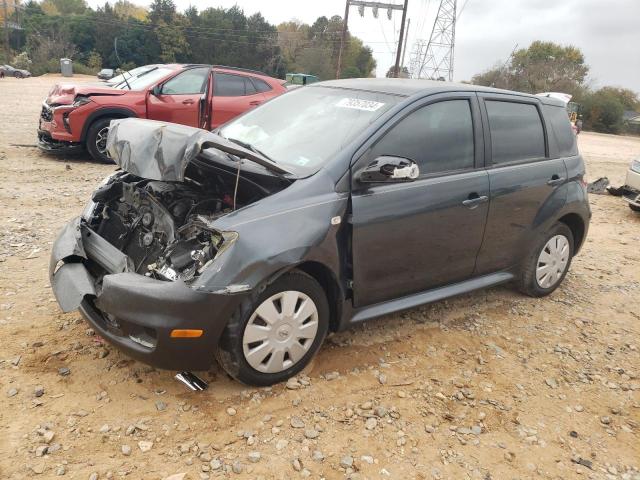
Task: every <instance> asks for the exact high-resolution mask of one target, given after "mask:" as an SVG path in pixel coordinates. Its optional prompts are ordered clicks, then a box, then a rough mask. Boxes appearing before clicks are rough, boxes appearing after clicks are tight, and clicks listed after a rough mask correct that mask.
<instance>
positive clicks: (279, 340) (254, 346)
mask: <svg viewBox="0 0 640 480" xmlns="http://www.w3.org/2000/svg"><path fill="white" fill-rule="evenodd" d="M328 327H329V304H328V302H327V297H326V295H325V293H324V290H323V289H322V287H321V286H320V284H319V283H318V282H317V281H316V280H315V279H313V278H312V277H310V276H309V275H306V274H304V273H302V272H297V271H293V272H290V273H286V274H284V275H283V276H281V277H280V278H279V279H278V280H276V281H275V282H274V283H272V284H271V285H269V286H267V288H265V289H264V291H262V292H261V293H260V294H258V295H255V296H253V297H252V298H249V299H247V300H245V302H243V304H242V305H241V306H240V307H239V308H238V310H237V311H236V313H235V314H234V315H233V317H232V319H231V320H230V321H229V323H228V324H227V326H226V328H225V331H224V333H223V335H222V338H221V340H220V345H219V348H218V351H217V357H218V361H219V363H220V365H221V366H222V367H223V368H224V369H225V371H226V372H227V373H228V374H229V375H231V376H232V377H234V378H235V379H236V380H239V381H241V382H243V383H246V384H249V385H256V386H266V385H273V384H274V383H278V382H282V381H284V380H287V379H288V378H290V377H292V376H293V375H295V374H296V373H298V372H300V371H301V370H302V369H303V368H304V367H305V366H306V365H307V364H308V363H309V361H310V360H311V359H312V358H313V356H314V355H315V353H316V352H317V351H318V349H319V348H320V346H321V345H322V342H323V340H324V338H325V336H326V335H327V330H328Z"/></svg>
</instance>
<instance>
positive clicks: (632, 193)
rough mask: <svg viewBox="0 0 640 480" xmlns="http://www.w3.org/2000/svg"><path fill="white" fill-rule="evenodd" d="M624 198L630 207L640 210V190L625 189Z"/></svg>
mask: <svg viewBox="0 0 640 480" xmlns="http://www.w3.org/2000/svg"><path fill="white" fill-rule="evenodd" d="M625 187H626V186H625ZM622 198H624V199H625V200H626V201H627V202H628V203H629V205H633V206H634V207H638V208H640V190H633V189H631V188H625V192H624V194H623V195H622Z"/></svg>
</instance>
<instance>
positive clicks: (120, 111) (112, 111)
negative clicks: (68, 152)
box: [80, 107, 138, 143]
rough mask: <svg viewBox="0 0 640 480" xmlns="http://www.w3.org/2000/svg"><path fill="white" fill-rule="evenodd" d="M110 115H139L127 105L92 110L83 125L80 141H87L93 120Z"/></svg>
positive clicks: (122, 116) (123, 116) (119, 116)
mask: <svg viewBox="0 0 640 480" xmlns="http://www.w3.org/2000/svg"><path fill="white" fill-rule="evenodd" d="M110 116H114V117H116V118H126V117H136V118H137V117H138V115H137V114H136V112H134V111H133V110H131V109H129V108H126V107H106V108H100V109H98V110H96V111H94V112H91V114H90V115H89V117H87V119H86V120H85V122H84V125H82V133H81V134H80V141H81V142H83V143H84V142H85V140H86V139H87V130H89V127H90V126H91V124H92V123H93V122H95V121H96V120H98V119H99V118H102V117H110Z"/></svg>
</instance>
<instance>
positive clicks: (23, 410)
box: [0, 77, 640, 480]
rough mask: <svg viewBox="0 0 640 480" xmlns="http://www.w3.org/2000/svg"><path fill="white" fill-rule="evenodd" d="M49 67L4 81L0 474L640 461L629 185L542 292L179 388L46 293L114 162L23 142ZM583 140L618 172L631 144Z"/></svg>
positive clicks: (550, 471) (634, 238) (456, 307)
mask: <svg viewBox="0 0 640 480" xmlns="http://www.w3.org/2000/svg"><path fill="white" fill-rule="evenodd" d="M56 81H59V79H58V78H56V77H41V78H32V79H27V80H17V79H4V80H0V111H2V112H4V113H5V115H3V127H2V128H1V129H0V162H1V168H2V170H1V171H2V176H1V178H2V182H1V183H0V205H2V210H3V215H2V216H0V378H2V381H0V388H1V391H0V478H3V479H4V478H7V479H22V478H54V477H56V476H58V475H61V476H64V477H65V478H76V479H83V480H84V479H105V478H124V477H128V478H133V479H165V478H170V479H172V480H176V479H183V478H184V479H200V478H202V479H207V478H220V477H225V478H226V477H230V478H238V479H244V478H252V479H253V478H263V479H271V478H277V479H280V478H282V479H296V478H327V479H334V478H352V479H356V478H360V479H364V478H371V479H374V478H382V479H384V478H389V479H405V478H407V479H409V478H422V479H432V478H433V479H465V478H470V479H483V480H488V479H516V478H517V479H528V478H548V479H569V478H585V479H587V478H588V479H634V480H638V479H640V267H639V265H640V249H639V248H638V245H639V242H640V215H638V214H634V213H633V212H631V211H630V210H629V208H627V207H626V205H625V204H624V202H623V201H622V200H620V199H617V198H613V197H610V196H595V195H594V196H592V197H591V204H592V208H593V221H592V224H591V230H590V232H589V237H588V239H587V242H586V244H585V246H584V249H583V251H582V252H581V254H580V255H579V256H578V257H576V258H575V261H574V263H573V266H572V269H571V271H570V272H569V275H568V276H567V278H566V280H565V282H564V284H563V285H562V286H561V288H560V289H558V290H557V291H556V292H555V293H554V294H553V295H552V296H550V297H548V298H545V299H532V298H527V297H523V296H522V295H520V294H518V293H517V292H515V291H513V290H512V289H510V288H509V287H501V288H493V289H489V290H485V291H481V292H476V293H473V294H469V295H464V296H461V297H458V298H455V299H452V300H448V301H443V302H439V303H436V304H434V305H430V306H426V307H422V308H418V309H415V310H411V311H409V312H406V313H403V314H399V315H393V316H390V317H388V318H386V319H384V320H382V321H377V322H372V323H369V324H367V325H363V326H360V327H358V328H354V329H353V330H351V331H349V332H345V333H341V334H338V335H334V336H332V337H331V338H329V339H328V340H327V342H326V344H325V346H324V347H323V348H322V350H321V352H320V354H319V356H318V357H317V359H316V361H315V362H314V363H313V365H311V366H310V367H309V368H308V369H307V370H306V371H305V374H304V375H301V376H299V377H297V379H295V380H292V381H290V382H288V383H287V384H286V385H285V384H283V385H277V386H274V387H272V388H260V389H255V388H247V387H245V386H242V385H240V384H238V383H236V382H233V381H231V380H229V379H228V378H227V377H226V376H225V375H224V374H222V372H221V371H220V370H218V369H217V368H214V369H213V370H212V371H210V372H206V373H204V374H203V377H204V378H206V379H207V380H208V381H209V382H210V387H209V389H208V390H206V391H205V392H201V393H191V392H189V391H187V390H186V389H185V388H184V386H182V385H181V384H179V383H178V382H176V381H175V380H174V379H173V374H172V373H171V372H165V371H157V370H154V369H152V368H149V367H147V366H145V365H142V364H140V363H137V362H135V361H132V360H130V359H129V358H127V357H126V356H124V355H122V354H120V353H119V352H118V351H116V350H114V349H112V348H111V347H109V346H108V345H107V344H105V343H104V342H103V341H101V339H100V338H99V337H97V336H95V335H94V333H93V331H91V330H90V329H89V328H88V326H87V325H86V324H85V323H83V321H82V320H81V318H80V316H79V314H77V313H71V314H62V313H61V312H60V310H59V309H58V306H57V304H56V303H55V300H54V299H53V296H52V293H51V289H50V287H49V282H48V278H47V268H48V260H49V250H50V248H51V243H52V240H53V238H54V236H55V234H56V233H57V231H58V230H59V228H60V227H61V226H62V225H63V224H64V222H66V221H67V220H68V219H69V218H71V217H73V216H75V215H77V214H78V213H79V211H80V210H81V209H82V207H83V205H84V203H85V202H86V200H87V199H88V198H89V195H90V193H91V191H92V190H93V189H94V187H95V186H96V184H97V183H98V182H99V181H100V180H101V179H102V178H103V177H104V176H105V175H106V174H108V173H109V172H111V171H112V170H113V166H105V165H98V164H95V163H93V162H91V161H89V159H88V158H82V157H80V158H51V157H47V156H44V155H41V154H40V153H39V152H38V150H37V149H35V148H33V144H34V139H35V129H36V126H37V118H38V112H39V110H40V102H41V101H42V99H43V98H44V96H45V94H46V92H47V91H48V89H49V88H50V87H51V86H52V85H53V84H54V83H55V82H56ZM84 81H87V79H84ZM7 112H10V114H7ZM579 143H580V148H581V151H582V153H583V154H584V155H585V158H586V161H587V165H588V172H589V177H590V178H591V179H595V178H597V177H599V176H602V175H607V176H608V177H609V178H610V179H611V180H612V183H613V184H615V185H618V184H620V182H622V180H623V179H624V174H625V171H626V168H627V165H628V163H629V161H630V159H631V158H632V157H633V156H634V155H638V154H639V153H640V138H631V137H615V136H608V135H598V134H590V133H583V134H581V135H580V138H579Z"/></svg>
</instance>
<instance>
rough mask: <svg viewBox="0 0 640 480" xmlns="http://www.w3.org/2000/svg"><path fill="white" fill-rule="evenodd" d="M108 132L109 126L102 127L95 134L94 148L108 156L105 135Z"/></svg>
mask: <svg viewBox="0 0 640 480" xmlns="http://www.w3.org/2000/svg"><path fill="white" fill-rule="evenodd" d="M108 134H109V127H104V128H103V129H101V130H100V131H99V132H98V134H97V135H96V148H97V150H98V152H100V153H101V154H102V155H106V156H109V152H107V135H108Z"/></svg>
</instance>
